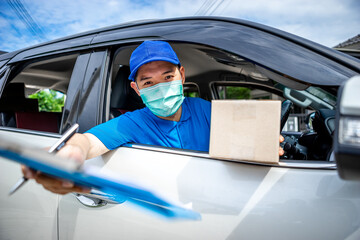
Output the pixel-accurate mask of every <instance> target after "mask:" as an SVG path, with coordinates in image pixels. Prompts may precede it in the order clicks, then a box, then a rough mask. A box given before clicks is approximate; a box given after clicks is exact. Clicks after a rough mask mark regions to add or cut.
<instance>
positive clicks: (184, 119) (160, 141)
mask: <svg viewBox="0 0 360 240" xmlns="http://www.w3.org/2000/svg"><path fill="white" fill-rule="evenodd" d="M210 118H211V104H210V102H208V101H205V100H203V99H201V98H188V97H186V98H185V99H184V102H183V104H182V113H181V118H180V121H179V122H175V121H169V120H164V119H161V118H159V117H157V116H155V115H154V114H153V113H152V112H151V111H150V110H149V108H147V107H145V108H142V109H139V110H136V111H133V112H127V113H125V114H123V115H121V116H119V117H117V118H114V119H112V120H110V121H108V122H105V123H103V124H100V125H98V126H96V127H94V128H92V129H90V130H89V131H87V133H91V134H93V135H95V136H96V137H97V138H98V139H99V140H100V141H101V142H102V143H103V144H104V145H105V146H106V147H107V148H108V149H110V150H113V149H115V148H117V147H120V146H122V145H124V144H127V143H142V144H150V145H158V146H165V147H172V148H182V149H190V150H198V151H205V152H208V151H209V140H210Z"/></svg>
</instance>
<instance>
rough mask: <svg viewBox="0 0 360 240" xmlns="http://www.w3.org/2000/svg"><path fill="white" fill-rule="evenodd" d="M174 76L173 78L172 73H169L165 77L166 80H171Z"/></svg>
mask: <svg viewBox="0 0 360 240" xmlns="http://www.w3.org/2000/svg"><path fill="white" fill-rule="evenodd" d="M172 78H173V76H172V75H168V76H166V77H165V79H166V80H170V79H172Z"/></svg>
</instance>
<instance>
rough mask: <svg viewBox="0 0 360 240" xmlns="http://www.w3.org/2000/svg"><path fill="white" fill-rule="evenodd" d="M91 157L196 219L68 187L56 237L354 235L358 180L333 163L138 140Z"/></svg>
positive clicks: (356, 230)
mask: <svg viewBox="0 0 360 240" xmlns="http://www.w3.org/2000/svg"><path fill="white" fill-rule="evenodd" d="M90 161H91V160H90ZM93 161H95V160H93ZM88 164H89V163H88ZM96 164H97V165H99V164H103V171H106V170H111V171H112V172H115V173H116V174H117V175H119V176H121V177H124V178H126V179H133V180H135V181H136V182H138V183H139V184H143V185H145V186H149V187H151V189H153V190H154V191H156V192H157V193H160V194H161V195H163V196H165V197H166V198H168V199H170V200H172V201H175V202H178V203H181V204H182V205H185V206H188V207H191V208H192V209H193V210H194V211H197V212H199V213H200V214H201V216H202V219H201V220H200V221H190V220H179V221H171V220H169V219H164V218H161V217H159V216H158V215H155V214H153V213H151V212H148V211H146V210H143V209H141V208H139V207H136V206H134V205H132V204H131V203H128V202H126V201H125V202H124V203H122V204H107V205H105V206H102V205H99V207H90V206H86V205H84V204H83V203H82V202H81V201H78V200H77V199H76V197H75V196H74V195H71V194H69V195H66V196H63V197H61V199H60V203H59V210H60V211H59V227H60V228H59V230H60V239H84V238H100V237H101V238H102V239H119V238H128V239H239V238H246V239H264V238H266V237H267V236H269V235H271V236H272V237H273V238H276V239H306V238H309V239H345V238H347V237H350V236H351V235H352V234H357V235H356V236H358V234H359V227H360V219H359V217H358V216H359V209H360V202H359V198H360V195H359V190H358V189H359V187H360V185H359V183H356V182H345V181H342V180H340V179H339V177H338V174H337V172H336V170H335V169H334V164H326V163H319V164H316V163H303V164H300V163H293V164H292V163H282V164H281V166H266V165H262V164H251V163H246V162H229V161H223V160H219V159H212V158H210V157H209V156H208V155H207V154H206V153H195V152H191V151H183V150H169V149H162V148H160V147H150V146H141V145H134V146H132V147H121V148H119V149H118V150H115V151H112V152H110V153H108V154H106V155H105V156H103V157H102V158H101V159H97V160H96Z"/></svg>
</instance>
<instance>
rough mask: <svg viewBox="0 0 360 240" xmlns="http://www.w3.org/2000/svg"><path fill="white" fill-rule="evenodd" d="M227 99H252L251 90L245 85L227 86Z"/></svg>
mask: <svg viewBox="0 0 360 240" xmlns="http://www.w3.org/2000/svg"><path fill="white" fill-rule="evenodd" d="M226 98H227V99H250V98H251V90H250V89H249V88H245V87H226Z"/></svg>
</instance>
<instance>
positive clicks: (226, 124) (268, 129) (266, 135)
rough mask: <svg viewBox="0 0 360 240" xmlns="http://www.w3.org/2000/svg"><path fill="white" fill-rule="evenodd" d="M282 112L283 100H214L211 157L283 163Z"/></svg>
mask: <svg viewBox="0 0 360 240" xmlns="http://www.w3.org/2000/svg"><path fill="white" fill-rule="evenodd" d="M280 114H281V102H280V101H275V100H274V101H273V100H269V101H267V100H264V101H263V100H213V101H212V109H211V131H210V149H209V155H210V157H213V158H221V159H229V160H235V161H236V160H245V161H256V162H265V163H277V162H279V136H280Z"/></svg>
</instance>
